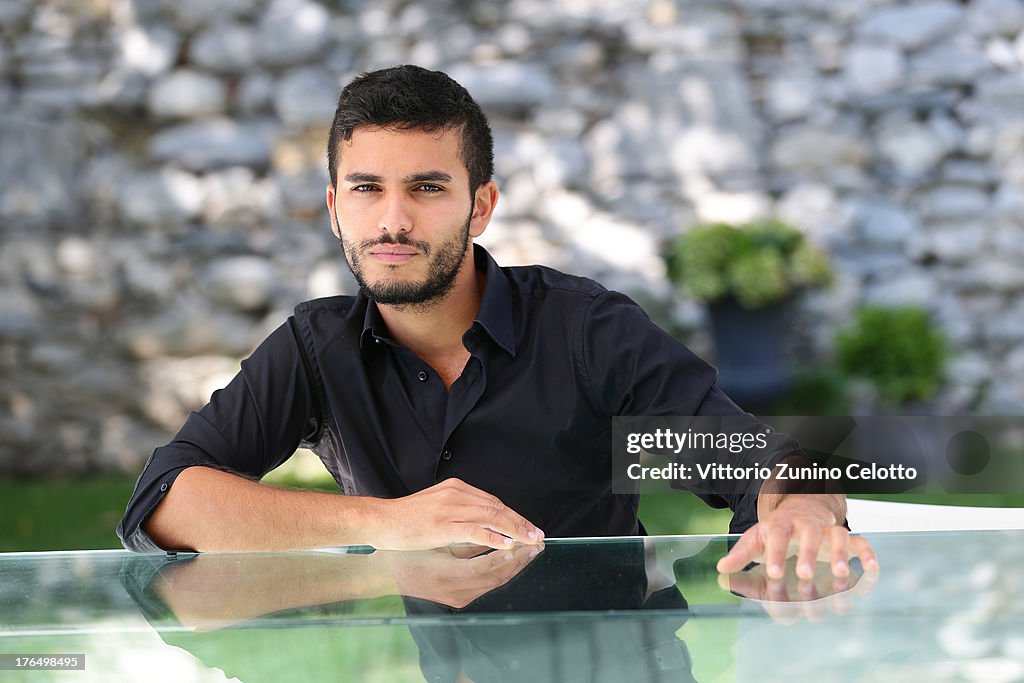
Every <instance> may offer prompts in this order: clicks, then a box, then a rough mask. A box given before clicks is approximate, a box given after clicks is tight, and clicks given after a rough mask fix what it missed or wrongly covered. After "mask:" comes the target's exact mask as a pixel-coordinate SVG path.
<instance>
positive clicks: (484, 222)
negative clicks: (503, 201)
mask: <svg viewBox="0 0 1024 683" xmlns="http://www.w3.org/2000/svg"><path fill="white" fill-rule="evenodd" d="M497 205H498V185H497V184H496V183H495V182H494V181H493V180H490V181H488V182H486V183H484V184H483V185H481V186H480V187H478V188H476V192H474V193H473V215H472V217H471V218H470V220H469V234H470V235H472V236H473V237H479V236H480V235H482V234H483V233H484V230H486V229H487V226H488V224H489V223H490V222H491V216H493V215H494V207H495V206H497Z"/></svg>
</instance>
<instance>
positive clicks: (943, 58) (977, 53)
mask: <svg viewBox="0 0 1024 683" xmlns="http://www.w3.org/2000/svg"><path fill="white" fill-rule="evenodd" d="M988 68H989V61H988V59H987V58H986V56H985V54H984V52H982V50H981V48H980V46H979V45H977V44H974V43H973V41H970V42H968V41H963V40H961V41H957V42H945V43H940V44H938V45H935V46H934V47H930V48H928V49H926V50H922V51H921V52H919V53H917V54H915V55H914V56H913V57H912V58H911V60H910V75H909V77H908V81H909V82H910V84H911V85H913V86H950V85H964V84H967V83H973V82H974V80H975V79H976V78H978V77H979V75H980V74H981V73H982V72H984V71H985V70H987V69H988Z"/></svg>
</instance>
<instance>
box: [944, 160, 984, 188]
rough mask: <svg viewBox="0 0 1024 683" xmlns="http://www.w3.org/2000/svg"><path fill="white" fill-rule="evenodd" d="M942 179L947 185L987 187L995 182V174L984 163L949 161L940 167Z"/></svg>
mask: <svg viewBox="0 0 1024 683" xmlns="http://www.w3.org/2000/svg"><path fill="white" fill-rule="evenodd" d="M942 179H943V180H944V181H946V182H947V183H956V184H959V185H974V186H976V187H988V186H990V185H992V184H994V183H995V182H996V173H995V171H994V169H993V168H992V167H991V166H989V165H988V164H987V163H985V162H984V161H974V160H971V159H950V160H948V161H947V162H946V163H945V164H943V165H942Z"/></svg>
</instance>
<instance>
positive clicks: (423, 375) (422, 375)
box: [416, 370, 427, 382]
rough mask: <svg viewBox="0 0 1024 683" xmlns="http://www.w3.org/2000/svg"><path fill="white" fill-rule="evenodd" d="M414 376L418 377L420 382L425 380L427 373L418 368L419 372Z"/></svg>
mask: <svg viewBox="0 0 1024 683" xmlns="http://www.w3.org/2000/svg"><path fill="white" fill-rule="evenodd" d="M416 376H417V377H419V378H420V381H421V382H426V381H427V373H425V372H424V371H423V370H420V374H418V375H416Z"/></svg>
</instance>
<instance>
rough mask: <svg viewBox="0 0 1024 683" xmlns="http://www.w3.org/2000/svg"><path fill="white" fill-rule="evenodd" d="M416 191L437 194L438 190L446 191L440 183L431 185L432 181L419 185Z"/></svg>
mask: <svg viewBox="0 0 1024 683" xmlns="http://www.w3.org/2000/svg"><path fill="white" fill-rule="evenodd" d="M416 191H417V192H424V193H426V194H436V193H438V192H444V188H443V187H441V186H440V185H431V184H430V183H425V184H423V185H417V186H416Z"/></svg>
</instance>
